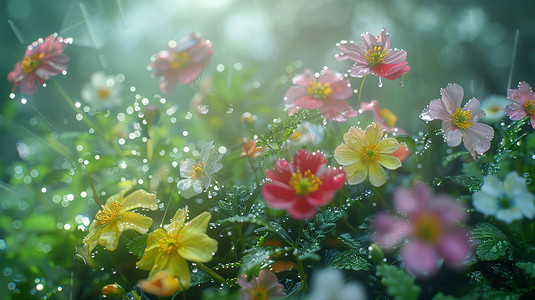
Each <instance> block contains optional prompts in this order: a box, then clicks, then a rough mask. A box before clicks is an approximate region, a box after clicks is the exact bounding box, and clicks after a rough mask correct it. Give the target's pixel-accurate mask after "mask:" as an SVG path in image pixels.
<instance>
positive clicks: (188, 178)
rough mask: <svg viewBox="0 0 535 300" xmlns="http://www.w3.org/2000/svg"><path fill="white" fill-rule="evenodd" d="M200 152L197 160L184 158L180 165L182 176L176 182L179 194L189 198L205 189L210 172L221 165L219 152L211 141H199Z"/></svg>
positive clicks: (210, 178)
mask: <svg viewBox="0 0 535 300" xmlns="http://www.w3.org/2000/svg"><path fill="white" fill-rule="evenodd" d="M200 148H201V154H200V157H199V160H198V161H195V160H193V159H191V158H188V159H186V160H185V161H184V162H183V163H182V164H181V165H180V177H182V178H184V179H182V180H180V181H179V182H178V184H177V187H178V190H179V192H180V194H181V195H182V196H183V197H185V198H191V197H193V196H195V195H197V194H200V193H202V192H203V191H204V190H206V189H207V188H208V187H209V186H210V183H211V182H212V176H211V175H212V174H214V173H215V172H217V171H219V170H221V168H222V167H223V165H222V164H220V163H219V160H220V159H221V154H219V153H218V152H217V149H216V148H215V143H214V142H213V141H211V142H208V143H202V142H201V143H200Z"/></svg>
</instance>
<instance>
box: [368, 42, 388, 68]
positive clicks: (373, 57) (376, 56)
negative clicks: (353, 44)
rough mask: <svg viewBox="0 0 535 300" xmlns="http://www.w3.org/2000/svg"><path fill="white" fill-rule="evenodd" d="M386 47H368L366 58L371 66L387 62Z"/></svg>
mask: <svg viewBox="0 0 535 300" xmlns="http://www.w3.org/2000/svg"><path fill="white" fill-rule="evenodd" d="M385 57H386V49H384V48H383V49H382V50H381V47H377V46H375V47H373V49H368V51H366V60H367V61H368V63H369V64H370V67H372V68H373V67H374V66H375V65H377V64H383V63H384V62H385Z"/></svg>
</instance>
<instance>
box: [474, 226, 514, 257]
mask: <svg viewBox="0 0 535 300" xmlns="http://www.w3.org/2000/svg"><path fill="white" fill-rule="evenodd" d="M472 237H473V238H474V239H475V240H476V241H477V249H476V255H477V256H478V258H479V259H480V260H496V259H498V258H500V257H501V256H503V255H505V254H506V253H507V251H511V243H510V242H509V240H508V239H507V236H506V235H505V234H504V233H503V232H502V231H501V230H500V229H498V227H496V226H494V225H491V224H489V223H480V224H478V225H477V226H476V228H475V229H473V230H472Z"/></svg>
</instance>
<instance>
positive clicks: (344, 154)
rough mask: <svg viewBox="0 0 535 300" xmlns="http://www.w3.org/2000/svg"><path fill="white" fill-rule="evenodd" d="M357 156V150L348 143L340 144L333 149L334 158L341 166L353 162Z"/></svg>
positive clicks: (358, 156)
mask: <svg viewBox="0 0 535 300" xmlns="http://www.w3.org/2000/svg"><path fill="white" fill-rule="evenodd" d="M359 158H360V155H359V152H358V151H357V150H356V149H355V147H352V146H350V145H349V144H342V145H340V146H338V147H336V149H334V159H336V161H337V162H338V163H339V164H341V165H343V166H347V165H349V164H352V163H355V162H357V161H358V160H359Z"/></svg>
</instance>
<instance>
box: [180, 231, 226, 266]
mask: <svg viewBox="0 0 535 300" xmlns="http://www.w3.org/2000/svg"><path fill="white" fill-rule="evenodd" d="M216 251H217V241H216V240H214V239H212V238H210V237H209V236H208V235H207V234H205V233H200V232H188V233H187V234H184V235H183V237H182V239H181V240H180V247H179V248H178V254H180V255H181V256H182V257H184V258H185V259H187V260H189V261H194V262H209V261H210V260H212V252H216Z"/></svg>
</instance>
